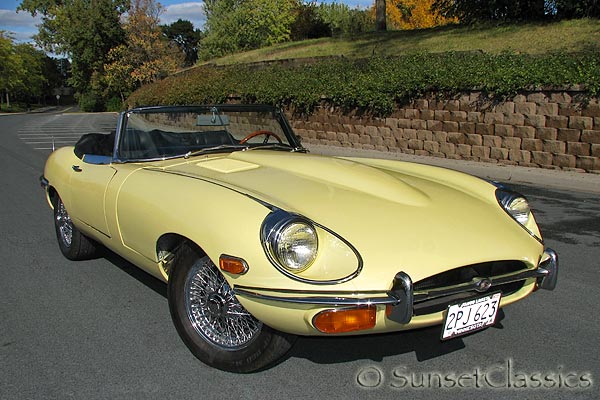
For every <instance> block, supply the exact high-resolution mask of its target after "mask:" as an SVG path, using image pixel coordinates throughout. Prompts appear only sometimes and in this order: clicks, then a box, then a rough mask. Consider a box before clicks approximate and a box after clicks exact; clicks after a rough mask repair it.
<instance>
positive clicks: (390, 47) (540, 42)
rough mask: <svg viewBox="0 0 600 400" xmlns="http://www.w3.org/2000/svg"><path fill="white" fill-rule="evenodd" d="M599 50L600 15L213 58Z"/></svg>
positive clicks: (375, 36)
mask: <svg viewBox="0 0 600 400" xmlns="http://www.w3.org/2000/svg"><path fill="white" fill-rule="evenodd" d="M589 50H594V51H600V20H594V19H579V20H570V21H561V22H554V23H537V24H534V23H528V24H516V25H501V26H476V27H469V26H445V27H439V28H432V29H420V30H412V31H388V32H384V33H369V34H365V35H361V36H356V37H351V38H321V39H313V40H306V41H301V42H290V43H282V44H279V45H275V46H271V47H267V48H262V49H258V50H253V51H248V52H244V53H238V54H233V55H230V56H226V57H222V58H218V59H215V60H211V61H210V62H211V63H216V64H221V65H222V64H236V63H252V62H258V61H269V60H282V59H292V58H308V57H323V56H340V55H342V56H344V57H348V58H366V57H370V56H372V55H380V56H397V55H402V54H406V53H415V52H432V53H439V52H446V51H483V52H485V53H491V54H498V53H502V52H512V53H528V54H547V53H551V52H559V51H560V52H566V53H576V52H580V51H589Z"/></svg>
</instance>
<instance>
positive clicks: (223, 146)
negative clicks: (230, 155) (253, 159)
mask: <svg viewBox="0 0 600 400" xmlns="http://www.w3.org/2000/svg"><path fill="white" fill-rule="evenodd" d="M248 147H249V146H248V145H245V144H221V145H218V146H213V147H206V148H204V149H200V150H195V151H188V152H187V153H185V154H184V155H183V158H190V157H194V156H199V155H202V154H207V153H219V152H221V151H229V150H231V151H240V150H248Z"/></svg>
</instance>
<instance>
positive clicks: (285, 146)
mask: <svg viewBox="0 0 600 400" xmlns="http://www.w3.org/2000/svg"><path fill="white" fill-rule="evenodd" d="M248 150H283V151H290V152H292V153H294V152H304V151H305V149H304V148H302V147H292V146H290V145H289V144H283V143H269V144H261V145H258V146H252V147H250V148H249V149H248Z"/></svg>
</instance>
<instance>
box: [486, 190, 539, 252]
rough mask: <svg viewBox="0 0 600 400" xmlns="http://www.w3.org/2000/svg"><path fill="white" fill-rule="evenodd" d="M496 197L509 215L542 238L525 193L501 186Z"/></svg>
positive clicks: (534, 234) (531, 232)
mask: <svg viewBox="0 0 600 400" xmlns="http://www.w3.org/2000/svg"><path fill="white" fill-rule="evenodd" d="M496 198H497V199H498V203H499V204H500V206H501V207H502V208H503V209H504V211H506V212H507V213H508V215H510V216H511V217H512V218H513V219H514V220H515V221H517V222H518V223H519V224H520V225H521V226H522V227H523V228H525V230H527V232H529V234H531V235H532V236H534V237H535V238H537V239H538V240H541V237H540V235H539V230H538V228H537V225H536V223H535V221H534V219H533V215H532V214H531V209H530V208H529V203H528V202H527V199H526V198H525V197H524V196H523V195H521V194H519V193H517V192H513V191H511V190H509V189H506V188H504V187H499V188H498V189H496Z"/></svg>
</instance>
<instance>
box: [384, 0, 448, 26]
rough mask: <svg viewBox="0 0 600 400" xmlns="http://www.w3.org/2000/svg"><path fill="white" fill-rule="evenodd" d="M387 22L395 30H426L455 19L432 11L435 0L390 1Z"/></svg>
mask: <svg viewBox="0 0 600 400" xmlns="http://www.w3.org/2000/svg"><path fill="white" fill-rule="evenodd" d="M390 1H391V3H390V7H388V9H387V20H388V23H389V25H390V26H391V27H392V28H394V29H425V28H432V27H434V26H440V25H445V24H448V23H450V22H453V21H455V19H451V18H445V17H443V16H442V15H440V14H439V13H437V12H435V11H434V10H432V5H433V3H434V1H435V0H390Z"/></svg>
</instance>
